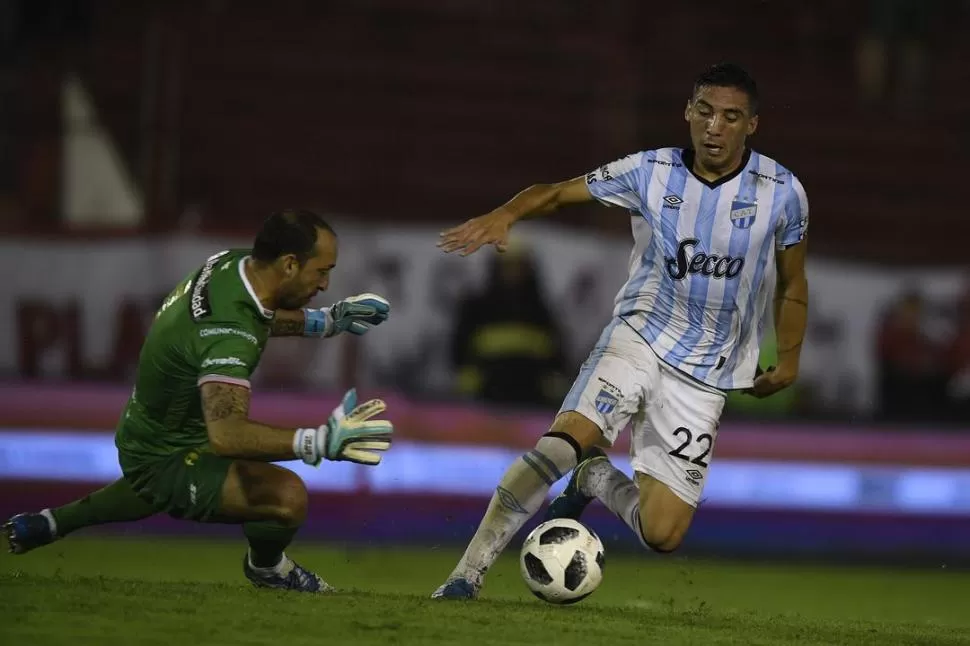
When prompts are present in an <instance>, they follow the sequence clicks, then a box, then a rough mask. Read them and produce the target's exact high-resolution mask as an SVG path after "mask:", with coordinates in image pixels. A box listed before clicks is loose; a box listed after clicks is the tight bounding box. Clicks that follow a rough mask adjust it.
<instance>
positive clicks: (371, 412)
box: [296, 388, 394, 466]
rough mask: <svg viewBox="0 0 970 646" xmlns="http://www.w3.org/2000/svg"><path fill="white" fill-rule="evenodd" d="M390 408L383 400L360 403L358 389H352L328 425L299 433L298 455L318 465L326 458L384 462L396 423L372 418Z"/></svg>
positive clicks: (369, 462)
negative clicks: (384, 455)
mask: <svg viewBox="0 0 970 646" xmlns="http://www.w3.org/2000/svg"><path fill="white" fill-rule="evenodd" d="M386 408H387V405H386V404H385V403H384V402H383V400H380V399H371V400H369V401H366V402H364V403H363V404H360V405H358V404H357V391H356V390H355V389H353V388H351V389H350V390H348V391H347V393H346V394H345V395H344V397H343V399H342V400H341V402H340V405H339V406H337V407H336V408H334V409H333V412H332V413H331V414H330V419H328V420H327V423H326V424H324V425H323V426H320V427H319V428H313V429H301V430H300V431H299V432H298V433H297V440H296V451H297V455H298V456H300V457H301V458H303V461H304V462H306V463H307V464H312V465H314V466H317V465H319V464H320V462H321V461H322V460H332V461H346V462H356V463H358V464H367V465H375V464H380V462H381V457H382V456H381V454H382V453H383V452H384V451H387V450H388V449H389V448H391V435H392V434H393V433H394V426H393V425H392V424H391V422H390V421H388V420H384V419H371V418H372V417H374V416H375V415H378V414H380V413H383V412H384V410H385V409H386Z"/></svg>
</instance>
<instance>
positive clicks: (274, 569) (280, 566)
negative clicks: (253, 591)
mask: <svg viewBox="0 0 970 646" xmlns="http://www.w3.org/2000/svg"><path fill="white" fill-rule="evenodd" d="M246 558H247V559H249V568H250V569H251V570H252V571H253V572H255V573H256V574H259V575H261V576H272V575H274V574H277V575H280V576H283V575H285V574H286V573H287V571H289V569H290V559H289V558H287V556H286V554H285V553H284V554H282V555H280V562H279V563H277V564H276V565H271V566H269V567H256V566H255V565H253V551H252V550H249V551H248V552H247V556H246Z"/></svg>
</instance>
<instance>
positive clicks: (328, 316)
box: [303, 294, 391, 337]
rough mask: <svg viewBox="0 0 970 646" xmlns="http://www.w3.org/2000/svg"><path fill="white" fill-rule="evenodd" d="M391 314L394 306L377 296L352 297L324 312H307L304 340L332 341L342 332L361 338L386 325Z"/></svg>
mask: <svg viewBox="0 0 970 646" xmlns="http://www.w3.org/2000/svg"><path fill="white" fill-rule="evenodd" d="M390 313H391V304H390V303H388V302H387V299H386V298H383V297H381V296H378V295H377V294H358V295H357V296H350V297H348V298H345V299H343V300H342V301H337V302H336V303H334V304H333V305H331V306H330V307H327V308H324V309H320V310H315V309H305V310H303V314H304V317H305V320H306V323H305V324H304V328H303V336H316V337H320V336H323V337H330V336H334V335H336V334H340V333H341V332H350V333H351V334H356V335H358V336H359V335H361V334H365V333H366V332H367V331H368V330H370V329H371V328H372V327H373V326H375V325H380V324H381V323H383V322H384V321H386V320H387V317H388V316H389V315H390Z"/></svg>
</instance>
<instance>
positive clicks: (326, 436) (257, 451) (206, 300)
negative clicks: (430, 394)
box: [4, 211, 393, 592]
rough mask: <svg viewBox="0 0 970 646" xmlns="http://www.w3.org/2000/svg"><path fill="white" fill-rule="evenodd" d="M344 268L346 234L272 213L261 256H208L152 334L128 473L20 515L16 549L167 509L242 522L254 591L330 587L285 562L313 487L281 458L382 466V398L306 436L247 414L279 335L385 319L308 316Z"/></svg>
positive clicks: (335, 313) (130, 436) (301, 216)
mask: <svg viewBox="0 0 970 646" xmlns="http://www.w3.org/2000/svg"><path fill="white" fill-rule="evenodd" d="M336 263H337V236H336V234H335V233H334V231H333V229H332V228H331V227H330V225H329V224H328V223H327V222H326V221H325V220H324V219H323V218H322V217H320V216H319V215H317V214H315V213H313V212H310V211H283V212H279V213H275V214H273V215H271V216H270V217H269V218H268V219H267V220H266V221H265V223H264V224H263V227H262V229H261V230H260V232H259V234H258V235H257V236H256V240H255V242H254V244H253V247H252V249H251V250H228V251H222V252H220V253H217V254H215V255H214V256H212V257H210V258H209V259H208V260H206V261H205V263H204V264H203V265H202V267H201V268H199V269H198V270H197V271H195V272H194V273H193V274H192V275H191V276H189V277H188V278H186V279H185V280H184V281H183V282H182V283H181V284H179V285H178V286H177V287H176V288H175V290H174V291H173V292H172V293H171V294H170V295H169V296H168V297H167V298H166V299H165V301H164V303H163V304H162V305H161V308H160V309H159V310H158V312H157V314H156V315H155V320H154V322H153V324H152V326H151V329H150V330H149V332H148V335H147V337H146V339H145V343H144V345H143V347H142V351H141V356H140V358H139V362H138V372H137V376H136V378H135V388H134V390H133V391H132V394H131V397H130V398H129V400H128V403H127V405H126V406H125V409H124V411H123V413H122V415H121V419H120V421H119V422H118V427H117V432H116V435H115V444H116V446H117V448H118V460H119V462H120V465H121V470H122V473H123V474H124V475H123V477H122V478H121V479H119V480H117V481H116V482H114V483H112V484H110V485H108V486H107V487H105V488H103V489H101V490H99V491H96V492H95V493H92V494H90V495H89V496H86V497H85V498H83V499H81V500H78V501H75V502H72V503H70V504H67V505H64V506H62V507H57V508H55V509H45V510H43V511H41V512H39V513H27V514H19V515H17V516H14V517H13V518H11V519H10V520H9V521H8V522H7V523H6V524H5V525H4V528H5V530H6V533H7V538H8V541H9V544H10V551H12V552H14V553H15V554H20V553H24V552H27V551H29V550H31V549H33V548H36V547H40V546H42V545H46V544H48V543H50V542H52V541H54V540H55V539H57V538H60V537H63V536H65V535H67V534H69V533H71V532H74V531H76V530H78V529H80V528H83V527H89V526H92V525H99V524H104V523H110V522H119V521H131V520H138V519H140V518H145V517H147V516H151V515H153V514H155V513H158V512H166V513H168V514H170V515H171V516H174V517H175V518H180V519H185V520H194V521H199V522H209V523H240V524H242V526H243V532H244V533H245V535H246V537H247V539H248V540H249V550H248V553H247V555H246V557H245V558H244V560H243V571H244V573H245V575H246V577H247V578H248V579H249V580H250V581H251V582H252V583H253V584H255V585H256V586H259V587H270V588H282V589H287V590H297V591H302V592H324V591H328V590H330V589H332V588H331V587H330V586H329V585H328V584H327V583H326V582H324V581H323V579H321V578H320V577H319V576H317V575H316V574H314V573H312V572H310V571H308V570H306V569H305V568H302V567H300V566H299V565H297V564H296V563H294V562H293V561H292V560H290V559H289V558H288V557H287V556H286V554H285V553H284V549H285V548H286V547H287V545H289V543H290V541H291V540H292V539H293V536H294V535H295V534H296V532H297V530H298V529H299V527H300V525H301V524H302V523H303V521H304V518H305V516H306V511H307V492H306V487H305V486H304V484H303V481H302V480H300V478H299V477H298V476H297V475H296V474H294V473H293V472H292V471H289V470H287V469H284V468H282V467H280V466H277V465H275V464H272V462H277V461H284V460H294V459H299V460H303V461H304V462H306V463H307V464H312V465H319V464H320V462H321V461H322V460H348V461H351V462H357V463H360V464H368V465H376V464H378V463H379V462H380V461H381V456H382V453H381V452H382V451H386V450H387V449H388V448H389V447H390V444H391V435H392V432H393V428H392V425H391V423H390V422H388V421H385V420H382V419H372V418H374V417H375V416H376V415H378V414H380V413H381V412H382V411H384V408H385V406H384V402H383V401H381V400H377V399H372V400H370V401H368V402H365V403H363V404H361V405H359V406H358V405H357V397H356V393H355V391H354V390H353V389H352V390H350V391H349V392H347V394H346V395H345V396H344V397H343V400H342V402H341V404H340V405H339V406H338V407H337V408H335V409H334V411H333V413H332V414H331V415H330V416H329V419H327V421H326V422H325V423H323V424H321V425H319V426H313V427H311V428H301V429H293V428H275V427H273V426H269V425H266V424H261V423H259V422H257V421H254V420H252V419H250V418H249V416H248V412H249V399H250V383H249V378H250V375H251V374H252V373H253V371H254V370H255V369H256V365H257V364H258V363H259V359H260V355H261V354H262V352H263V348H264V347H265V345H266V342H267V340H268V338H269V337H271V336H301V335H302V336H306V337H314V338H319V337H331V336H334V335H336V334H340V333H342V332H349V333H351V334H357V335H360V334H364V333H365V332H367V331H368V330H369V329H370V328H371V327H372V326H375V325H379V324H380V323H382V322H383V321H385V320H386V319H387V317H388V313H389V311H390V305H389V304H388V302H387V301H386V300H385V299H383V298H381V297H380V296H376V295H374V294H362V295H359V296H353V297H350V298H347V299H345V300H342V301H338V302H337V303H335V304H334V305H332V306H331V307H329V308H325V309H310V308H306V307H305V306H306V305H308V304H309V303H310V300H311V299H312V298H313V297H314V296H315V295H316V294H317V292H319V291H323V290H325V289H326V288H327V285H328V283H329V282H330V272H331V271H332V270H333V268H334V267H335V265H336Z"/></svg>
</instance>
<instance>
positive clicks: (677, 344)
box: [586, 148, 808, 390]
mask: <svg viewBox="0 0 970 646" xmlns="http://www.w3.org/2000/svg"><path fill="white" fill-rule="evenodd" d="M692 155H693V151H691V150H685V149H681V148H661V149H659V150H648V151H645V152H639V153H636V154H633V155H629V156H627V157H624V158H623V159H619V160H617V161H614V162H612V163H610V164H606V165H605V166H602V167H600V168H598V169H597V170H595V171H593V172H591V173H589V174H588V175H587V176H586V183H587V185H588V186H589V191H590V193H591V194H592V195H593V197H595V198H596V199H598V200H599V201H600V202H603V203H604V204H607V205H609V206H620V207H624V208H626V209H629V210H630V212H631V215H632V216H633V239H634V247H633V252H632V254H631V255H630V277H629V279H628V280H627V282H626V284H624V285H623V287H622V288H621V289H620V291H619V292H618V293H617V295H616V307H615V308H614V311H613V314H614V315H615V316H618V317H620V318H622V319H624V320H625V321H626V322H627V323H629V324H630V325H631V326H632V327H633V328H634V329H635V330H637V332H639V334H640V336H642V337H643V338H644V340H645V341H646V342H647V343H648V344H649V345H650V347H651V348H653V350H654V352H656V353H657V355H658V356H659V357H660V358H661V359H662V360H663V361H664V362H666V363H667V364H669V365H671V366H673V367H674V368H677V369H678V370H680V371H682V372H684V373H686V374H688V375H690V376H691V377H693V378H694V379H696V380H698V381H701V382H702V383H705V384H707V385H709V386H713V387H715V388H718V389H722V390H730V389H733V388H746V387H748V386H750V385H751V384H752V382H753V381H754V373H755V367H756V365H757V362H758V350H759V347H760V343H761V336H762V331H763V328H764V325H765V321H766V320H767V315H768V308H769V307H770V306H771V302H772V298H771V292H772V291H773V289H774V283H775V258H774V253H775V250H776V249H780V248H784V247H787V246H790V245H793V244H796V243H798V242H799V241H801V240H802V239H803V238H804V236H805V231H806V229H807V228H808V199H807V198H806V196H805V189H804V188H803V187H802V185H801V183H800V182H799V181H798V179H797V178H796V177H795V176H794V175H793V174H792V173H791V172H790V171H789V170H788V169H786V168H785V167H783V166H782V165H781V164H779V163H778V162H776V161H775V160H773V159H771V158H769V157H766V156H764V155H760V154H758V153H757V152H754V151H751V150H748V151H747V152H746V153H745V158H744V160H743V161H742V164H741V167H740V168H739V170H738V171H736V172H735V173H733V174H732V175H729V176H727V177H724V178H721V179H720V180H719V181H717V182H714V183H710V182H707V181H705V180H702V179H700V178H698V177H696V176H695V175H694V174H693V173H692V172H691V170H690V169H691V167H692V164H693V158H692Z"/></svg>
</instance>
